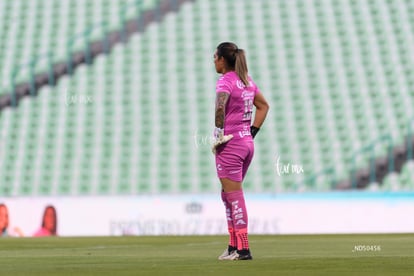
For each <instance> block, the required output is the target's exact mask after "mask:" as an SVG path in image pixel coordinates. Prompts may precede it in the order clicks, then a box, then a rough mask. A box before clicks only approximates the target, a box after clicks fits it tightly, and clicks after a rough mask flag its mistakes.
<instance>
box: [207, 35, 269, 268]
mask: <svg viewBox="0 0 414 276" xmlns="http://www.w3.org/2000/svg"><path fill="white" fill-rule="evenodd" d="M214 65H215V67H216V71H217V73H219V74H222V76H221V77H220V78H219V80H218V81H217V84H216V109H215V125H216V128H215V131H214V137H215V142H214V145H213V153H215V155H216V169H217V175H218V177H219V179H220V182H221V186H222V192H221V198H222V200H223V202H224V205H225V208H226V216H227V224H228V231H229V235H230V239H229V245H228V248H227V249H226V250H225V251H224V252H223V254H222V255H220V256H219V260H251V259H252V255H251V254H250V249H249V240H248V237H247V227H248V218H247V210H246V205H245V201H244V194H243V190H242V182H243V179H244V177H245V175H246V172H247V169H248V167H249V165H250V162H251V161H252V158H253V153H254V144H253V138H254V137H255V136H256V134H257V132H258V131H259V129H260V127H261V126H262V124H263V122H264V120H265V118H266V115H267V112H268V110H269V105H268V104H267V102H266V99H265V98H264V96H263V95H262V94H261V93H260V91H259V89H258V88H257V86H256V84H255V83H254V82H253V80H252V79H251V78H250V77H249V76H248V70H247V63H246V57H245V53H244V50H243V49H239V48H238V47H237V46H236V45H235V44H234V43H231V42H224V43H221V44H220V45H218V47H217V49H216V51H215V53H214ZM253 106H255V107H256V113H255V116H254V120H253V124H251V121H252V114H253Z"/></svg>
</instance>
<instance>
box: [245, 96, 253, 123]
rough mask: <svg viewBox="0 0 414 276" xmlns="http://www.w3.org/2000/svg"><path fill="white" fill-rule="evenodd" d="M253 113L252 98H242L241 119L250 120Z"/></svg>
mask: <svg viewBox="0 0 414 276" xmlns="http://www.w3.org/2000/svg"><path fill="white" fill-rule="evenodd" d="M252 113H253V99H246V100H244V113H243V121H250V120H251V119H252Z"/></svg>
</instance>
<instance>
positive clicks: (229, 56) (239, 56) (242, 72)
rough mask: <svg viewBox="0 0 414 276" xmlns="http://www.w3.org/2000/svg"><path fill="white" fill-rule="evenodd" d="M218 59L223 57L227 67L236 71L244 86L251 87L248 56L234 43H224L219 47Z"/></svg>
mask: <svg viewBox="0 0 414 276" xmlns="http://www.w3.org/2000/svg"><path fill="white" fill-rule="evenodd" d="M217 57H219V58H220V57H223V58H224V60H225V61H226V63H227V66H228V67H230V69H233V70H234V71H236V73H237V75H238V76H239V78H240V80H241V81H242V82H243V83H244V85H246V86H247V85H249V79H248V76H247V73H248V70H247V62H246V55H245V53H244V50H243V49H239V48H238V47H237V45H236V44H234V43H232V42H223V43H220V45H219V46H217Z"/></svg>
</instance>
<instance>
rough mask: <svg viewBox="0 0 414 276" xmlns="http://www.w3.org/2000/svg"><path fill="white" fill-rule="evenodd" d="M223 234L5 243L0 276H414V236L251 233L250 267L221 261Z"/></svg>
mask: <svg viewBox="0 0 414 276" xmlns="http://www.w3.org/2000/svg"><path fill="white" fill-rule="evenodd" d="M226 243H227V237H225V236H171V237H165V236H163V237H92V238H88V237H83V238H36V239H33V238H5V239H1V240H0V275H413V273H414V234H384V235H275V236H270V235H267V236H266V235H264V236H259V235H251V236H250V246H251V250H252V254H253V258H254V259H253V260H252V261H218V260H217V256H218V255H219V254H221V253H222V251H223V250H224V248H225V247H226Z"/></svg>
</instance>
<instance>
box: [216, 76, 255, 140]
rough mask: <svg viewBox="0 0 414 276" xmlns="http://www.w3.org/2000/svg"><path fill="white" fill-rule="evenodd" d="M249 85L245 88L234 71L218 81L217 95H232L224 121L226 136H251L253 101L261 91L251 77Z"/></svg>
mask: <svg viewBox="0 0 414 276" xmlns="http://www.w3.org/2000/svg"><path fill="white" fill-rule="evenodd" d="M249 83H250V84H249V86H245V85H244V84H243V82H242V81H241V80H240V78H239V77H238V76H237V73H236V72H234V71H230V72H227V73H225V74H224V75H222V76H221V77H220V78H219V80H218V81H217V84H216V93H219V92H225V93H228V94H230V97H229V99H228V101H227V105H226V114H225V121H224V134H225V135H228V134H233V136H234V138H238V137H239V138H243V137H245V136H251V134H250V124H251V120H252V113H253V101H254V97H255V95H256V94H257V93H258V92H259V89H258V88H257V86H256V84H255V83H254V82H253V80H252V79H251V77H250V76H249Z"/></svg>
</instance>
